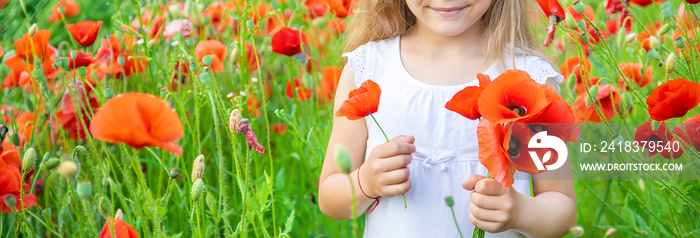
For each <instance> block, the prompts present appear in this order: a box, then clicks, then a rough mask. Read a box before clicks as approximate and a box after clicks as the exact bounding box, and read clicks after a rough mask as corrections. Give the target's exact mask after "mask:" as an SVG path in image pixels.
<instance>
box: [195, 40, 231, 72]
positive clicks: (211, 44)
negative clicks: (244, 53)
mask: <svg viewBox="0 0 700 238" xmlns="http://www.w3.org/2000/svg"><path fill="white" fill-rule="evenodd" d="M194 53H195V54H196V55H197V58H198V59H199V61H200V62H202V59H203V58H204V56H207V55H209V56H211V66H210V67H211V71H212V72H214V73H220V72H223V71H224V60H226V54H227V53H228V50H226V46H225V45H224V43H221V41H218V40H204V41H200V42H199V43H198V44H197V47H196V48H195V49H194Z"/></svg>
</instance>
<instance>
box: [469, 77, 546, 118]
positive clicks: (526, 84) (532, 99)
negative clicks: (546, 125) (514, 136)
mask: <svg viewBox="0 0 700 238" xmlns="http://www.w3.org/2000/svg"><path fill="white" fill-rule="evenodd" d="M546 87H549V86H546ZM555 94H556V93H555ZM548 104H549V101H548V100H547V98H546V97H545V89H544V88H543V87H542V85H540V84H538V83H537V82H535V81H534V80H532V78H530V75H529V74H528V73H527V72H525V71H522V70H508V71H505V72H503V74H501V75H500V76H498V77H497V78H496V79H494V80H493V81H492V82H491V83H490V84H489V85H488V87H486V88H484V89H483V91H482V92H481V96H480V97H479V99H478V108H479V112H480V113H481V115H482V116H483V117H484V119H486V120H489V121H492V122H494V123H498V124H502V123H507V122H529V121H531V120H532V119H535V118H538V117H539V116H540V115H541V114H542V111H543V109H545V108H546V107H547V105H548Z"/></svg>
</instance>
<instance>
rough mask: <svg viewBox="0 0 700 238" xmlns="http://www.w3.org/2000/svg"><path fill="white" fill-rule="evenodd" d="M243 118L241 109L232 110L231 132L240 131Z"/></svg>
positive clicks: (229, 120) (229, 126) (229, 124)
mask: <svg viewBox="0 0 700 238" xmlns="http://www.w3.org/2000/svg"><path fill="white" fill-rule="evenodd" d="M241 119H243V116H242V115H241V111H240V110H238V109H233V110H231V115H230V116H229V117H228V128H229V130H231V133H233V134H236V133H238V126H239V125H240V124H241Z"/></svg>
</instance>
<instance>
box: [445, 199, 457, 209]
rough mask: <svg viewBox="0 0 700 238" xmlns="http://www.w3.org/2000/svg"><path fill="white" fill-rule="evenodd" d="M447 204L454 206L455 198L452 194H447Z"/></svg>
mask: <svg viewBox="0 0 700 238" xmlns="http://www.w3.org/2000/svg"><path fill="white" fill-rule="evenodd" d="M445 204H447V206H448V207H452V206H454V205H455V200H454V199H453V198H452V196H447V197H446V198H445Z"/></svg>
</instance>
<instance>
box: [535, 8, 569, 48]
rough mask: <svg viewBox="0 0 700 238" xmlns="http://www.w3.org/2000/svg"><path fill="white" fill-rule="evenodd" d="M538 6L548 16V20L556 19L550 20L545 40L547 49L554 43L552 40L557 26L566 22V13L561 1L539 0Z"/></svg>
mask: <svg viewBox="0 0 700 238" xmlns="http://www.w3.org/2000/svg"><path fill="white" fill-rule="evenodd" d="M537 4H539V5H540V8H541V9H542V11H543V12H544V15H545V16H547V17H548V18H550V17H552V16H554V17H555V19H556V20H554V21H552V20H551V19H550V21H549V25H548V26H547V36H546V37H545V40H544V46H545V47H546V46H549V44H551V43H552V40H553V39H554V31H555V30H556V25H557V23H559V22H561V21H562V20H564V18H566V14H565V13H564V9H563V8H562V7H561V5H560V4H559V1H557V0H537Z"/></svg>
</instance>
